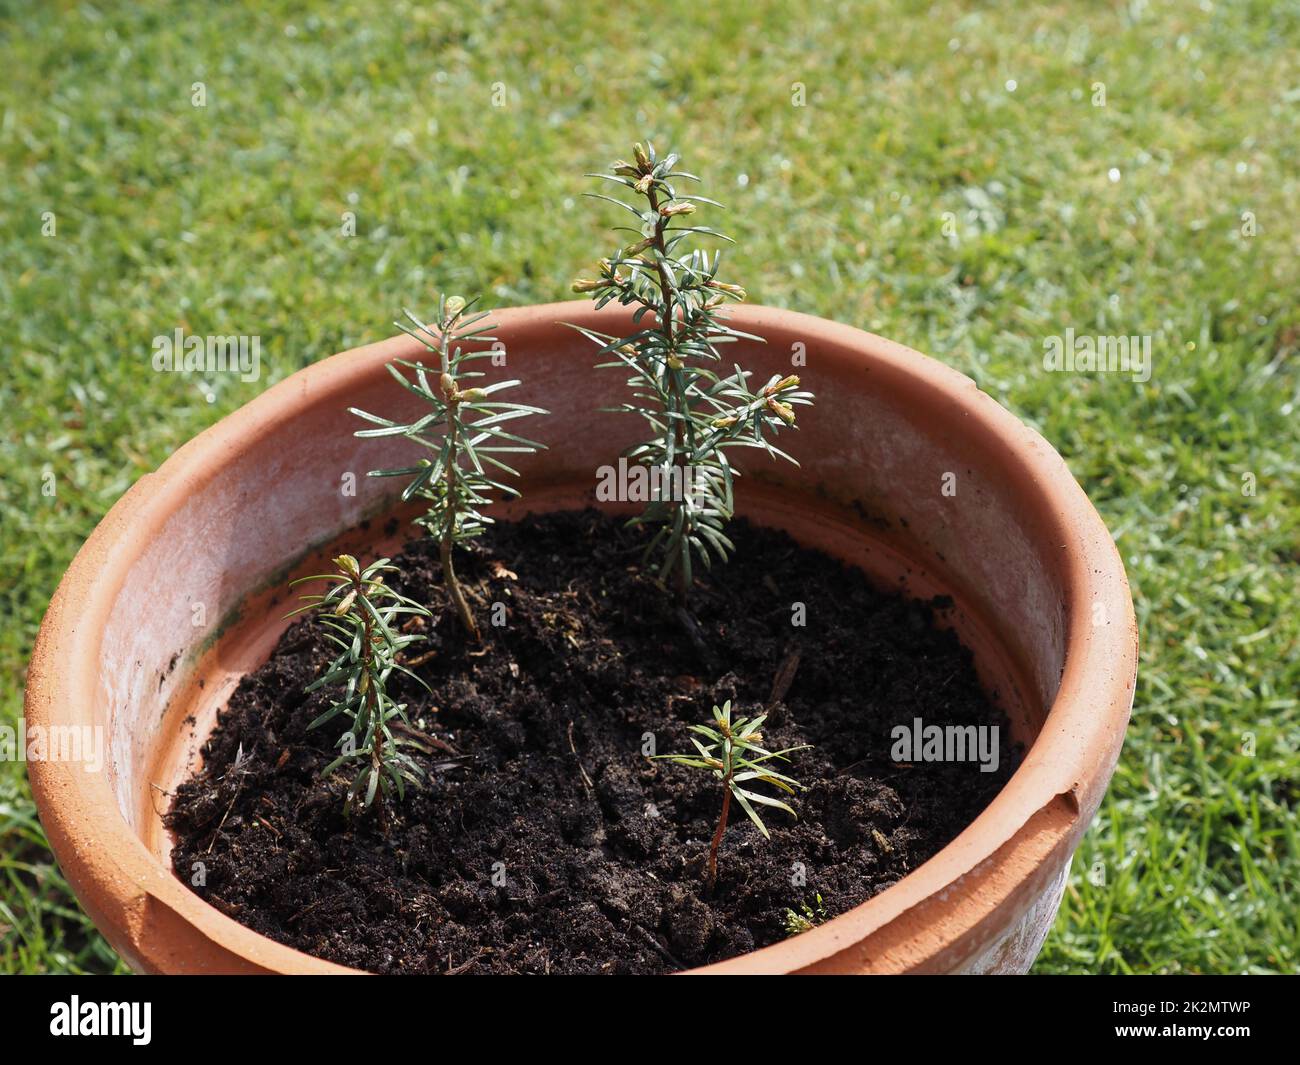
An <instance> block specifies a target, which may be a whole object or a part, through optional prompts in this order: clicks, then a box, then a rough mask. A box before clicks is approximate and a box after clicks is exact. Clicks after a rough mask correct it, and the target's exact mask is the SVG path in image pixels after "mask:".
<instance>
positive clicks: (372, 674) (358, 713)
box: [288, 555, 429, 811]
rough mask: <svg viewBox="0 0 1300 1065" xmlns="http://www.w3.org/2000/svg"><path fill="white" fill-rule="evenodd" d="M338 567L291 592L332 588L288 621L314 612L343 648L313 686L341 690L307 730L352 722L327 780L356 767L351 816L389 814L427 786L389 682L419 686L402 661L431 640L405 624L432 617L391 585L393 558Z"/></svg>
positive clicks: (347, 558)
mask: <svg viewBox="0 0 1300 1065" xmlns="http://www.w3.org/2000/svg"><path fill="white" fill-rule="evenodd" d="M334 565H335V566H336V567H337V572H335V573H323V574H316V575H314V576H310V577H300V578H298V580H296V581H294V582H292V584H291V585H290V587H294V586H296V585H299V584H302V583H304V582H306V581H326V582H328V583H329V585H330V587H329V589H328V590H327V591H325V592H323V593H320V594H313V595H304V596H300V598H301V599H303V600H304V601H305V605H303V606H301V607H299V608H298V609H297V610H294V611H293V612H292V613H290V614H289V615H288V616H289V617H293V616H294V615H296V614H301V613H304V612H311V613H314V614H315V615H316V618H317V619H318V620H319V622H320V623H321V625H322V626H324V628H325V630H326V632H325V636H326V638H327V639H328V640H329V641H330V642H331V643H333V644H335V645H336V646H337V647H338V648H339V653H338V655H337V656H336V657H335V658H334V660H333V661H332V662H330V664H329V666H328V668H327V669H326V670H325V672H324V673H323V674H321V676H319V677H317V678H316V680H314V681H313V682H312V683H311V684H310V685H308V687H307V691H308V692H313V691H316V690H317V689H319V688H324V687H330V688H333V689H336V691H335V695H334V698H333V700H332V702H331V703H330V707H329V709H328V710H326V711H325V712H324V713H323V714H321V715H320V716H319V717H317V718H316V719H315V720H314V721H312V723H311V724H310V725H308V726H307V727H308V728H309V729H314V728H319V727H320V726H321V725H323V724H325V722H327V721H330V720H332V719H334V718H336V717H338V716H339V715H340V714H342V715H343V716H344V717H346V718H347V720H348V729H347V731H346V732H344V733H343V735H342V736H340V737H339V741H338V746H339V748H340V749H341V752H342V753H340V755H339V756H338V757H337V758H336V759H334V761H332V762H331V763H330V764H329V765H327V766H326V767H325V769H324V771H323V772H324V775H326V776H328V775H329V774H330V773H332V772H334V770H335V769H337V768H339V767H340V766H342V765H345V764H347V763H353V764H357V773H356V776H355V778H354V779H353V781H352V786H351V787H350V788H349V790H348V797H347V802H346V805H345V809H346V810H348V811H351V810H352V809H354V808H355V806H356V804H357V802H358V801H359V802H360V804H361V806H362V807H363V808H368V807H369V806H370V805H371V804H372V803H375V802H378V804H379V806H380V808H381V810H382V807H383V800H384V799H385V798H387V797H388V796H390V795H392V794H393V793H396V795H397V797H398V798H399V799H400V798H402V797H403V796H404V795H405V793H406V785H407V784H418V783H419V782H420V776H421V770H420V766H419V764H418V763H417V762H416V761H415V760H414V759H412V758H411V757H410V756H409V755H408V754H406V753H405V752H404V751H403V750H402V749H401V748H402V746H403V741H402V740H401V739H399V738H398V737H397V736H395V735H394V734H393V725H394V723H395V722H399V721H400V722H401V724H403V725H405V726H407V728H408V729H409V727H410V722H409V721H407V719H406V707H405V705H404V704H402V703H397V702H394V700H393V699H392V697H391V696H390V695H389V694H388V682H389V678H390V677H391V676H392V674H393V672H394V671H395V670H396V671H398V672H401V673H405V674H407V675H408V676H410V677H413V678H414V679H416V680H417V681H419V678H418V677H415V674H414V673H412V672H411V671H410V670H409V669H407V668H406V667H405V666H404V665H402V664H401V662H400V661H399V656H400V655H401V653H402V651H403V650H405V649H406V648H407V647H409V646H410V645H411V644H413V643H415V642H417V641H419V640H422V639H423V638H424V637H423V636H420V635H419V634H411V633H407V632H405V631H404V630H403V629H402V628H400V625H401V619H402V618H404V617H406V616H408V615H409V616H421V617H428V616H429V612H428V611H427V610H426V609H425V608H424V607H422V606H420V604H419V603H416V602H414V601H412V600H410V599H407V598H406V597H405V596H403V595H400V594H399V593H398V592H396V591H394V590H393V589H392V588H390V587H389V586H388V585H387V584H385V583H384V574H386V573H392V572H396V570H397V567H396V566H392V565H390V564H389V562H388V559H386V558H381V559H380V560H379V561H378V562H374V563H371V564H370V565H369V566H367V567H365V568H364V569H362V568H361V564H360V563H359V562H358V561H357V560H356V559H355V558H354V557H353V556H351V555H339V556H338V558H336V559H334ZM408 620H409V619H408ZM420 683H421V684H423V683H424V682H423V681H420Z"/></svg>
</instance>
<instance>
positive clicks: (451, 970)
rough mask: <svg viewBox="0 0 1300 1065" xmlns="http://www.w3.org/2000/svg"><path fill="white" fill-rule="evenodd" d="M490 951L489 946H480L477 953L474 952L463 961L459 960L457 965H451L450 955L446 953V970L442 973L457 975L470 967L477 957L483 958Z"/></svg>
mask: <svg viewBox="0 0 1300 1065" xmlns="http://www.w3.org/2000/svg"><path fill="white" fill-rule="evenodd" d="M491 953H492V948H491V947H482V948H481V949H480V950H479V952H478V953H477V954H475V955H474V956H473V957H472V958H469V959H468V960H466V961H463V962H461V963H460V964H459V965H455V966H453V965H452V964H451V955H448V956H447V971H446V972H445V973H443V975H444V976H459V975H460V974H461V973H463V972H465V971H467V970H468V969H469V968H470V967H471V966H472V965H473V964H474V963H475V962H477V961H478V960H479V958H485V957H487V956H488V955H489V954H491Z"/></svg>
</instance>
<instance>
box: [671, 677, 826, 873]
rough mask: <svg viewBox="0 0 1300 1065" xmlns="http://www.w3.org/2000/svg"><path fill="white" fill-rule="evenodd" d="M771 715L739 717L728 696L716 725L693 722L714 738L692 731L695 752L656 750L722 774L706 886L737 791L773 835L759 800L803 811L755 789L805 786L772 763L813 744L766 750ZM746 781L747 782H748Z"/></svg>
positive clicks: (743, 803) (715, 712)
mask: <svg viewBox="0 0 1300 1065" xmlns="http://www.w3.org/2000/svg"><path fill="white" fill-rule="evenodd" d="M766 720H767V715H766V714H759V715H758V717H756V718H753V719H752V720H751V719H749V718H744V717H738V718H736V719H735V720H734V721H733V720H732V719H731V700H730V699H728V700H727V701H726V702H725V703H723V704H722V706H721V708H719V707H717V706H715V707H714V708H713V724H712V725H691V726H690V731H691V732H694V733H696V735H699V736H703V737H704V738H705V740H707V741H708V742H707V743H701V742H700V741H699V740H698V739H696V738H695V736H692V737H691V744H692V745H693V746H694V747H695V750H696V753H695V754H659V755H654V757H655V758H661V759H664V760H666V761H669V762H674V763H676V764H677V765H684V766H688V767H690V768H691V769H706V770H708V771H709V772H711V773H712V774H713V775H714V776H715V777H717V778H718V780H720V781H722V814H721V816H720V817H719V818H718V827H717V829H716V830H715V831H714V833H713V842H712V844H711V845H710V847H709V864H708V870H707V873H706V878H705V879H706V890H707V891H709V892H712V891H713V885H714V884H715V883H716V882H717V879H718V848H719V847H720V846H721V845H722V834H723V833H724V832H725V831H726V830H727V816H728V815H729V814H730V812H731V798H732V796H733V795H734V796H735V798H736V801H737V802H738V803H740V806H741V809H743V810H744V811H745V813H746V814H748V815H749V819H750V820H751V821H753V822H754V824H755V825H756V826H758V830H759V831H760V832H761V833H763V835H764V837H766V838H768V839H771V833H769V832H768V830H767V826H766V825H765V824H763V819H762V818H761V817H759V815H758V811H757V810H755V809H754V805H755V804H757V805H759V806H774V807H776V808H777V809H778V810H784V811H785V812H786V813H788V814H790V815H791V816H792V817H795V816H798V815H797V814H795V812H794V810H793V809H791V808H790V806H789V805H788V804H787V803H784V802H782V801H781V800H780V799H774V798H772V797H771V796H770V795H762V794H760V793H758V792H756V791H754V790H752V789H753V787H754V784H755V783H761V784H770V785H771V786H772V787H775V788H777V789H778V790H780V791H783V792H785V793H786V794H788V795H793V794H794V793H795V791H796V789H798V790H802V789H803V785H802V784H800V783H799V782H798V781H797V780H795V779H794V778H793V777H788V776H786V775H785V774H783V773H778V772H777V771H776V770H775V769H772V768H771V767H770V766H769V765H768V764H767V763H769V762H772V761H775V760H779V761H782V762H786V761H789V759H788V758H787V757H786V756H787V755H789V754H792V753H793V752H795V751H803V750H807V749H808V747H809V745H808V744H803V745H801V746H799V747H786V748H784V749H783V750H780V751H768V750H765V749H764V748H763V747H762V746H761V744H762V742H763V735H762V733H761V732H760V731H759V730H760V729H761V728H762V727H763V722H764V721H766ZM742 785H744V786H743V787H742Z"/></svg>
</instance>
